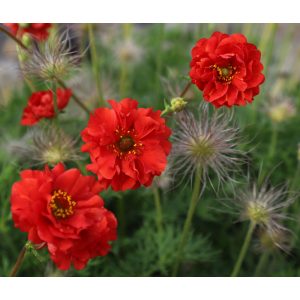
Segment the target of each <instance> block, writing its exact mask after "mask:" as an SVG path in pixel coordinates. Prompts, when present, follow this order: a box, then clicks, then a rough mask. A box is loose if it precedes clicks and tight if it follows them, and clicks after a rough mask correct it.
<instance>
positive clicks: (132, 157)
mask: <svg viewBox="0 0 300 300" xmlns="http://www.w3.org/2000/svg"><path fill="white" fill-rule="evenodd" d="M108 102H109V103H110V105H111V106H112V109H109V108H98V109H96V110H95V112H94V114H93V115H91V117H90V120H89V123H88V126H87V127H86V128H85V129H84V130H83V131H82V133H81V136H82V139H83V141H84V142H86V144H85V145H83V146H82V151H84V152H89V153H90V157H91V160H92V164H90V165H88V166H87V169H88V170H89V171H92V172H93V173H95V174H97V175H98V178H99V180H100V182H101V183H102V185H103V187H104V188H107V187H108V185H110V184H111V186H112V188H113V189H114V190H127V189H135V188H138V187H139V186H140V185H145V186H149V185H150V184H151V183H152V180H153V177H154V176H155V175H160V174H161V173H162V172H163V171H164V169H165V167H166V164H167V155H168V154H169V152H170V149H171V143H170V142H169V141H168V138H169V136H170V134H171V130H170V129H169V128H168V127H167V126H166V125H165V120H164V119H163V118H161V117H160V114H161V112H160V111H156V112H154V111H153V110H152V109H151V108H137V106H138V102H137V101H136V100H132V99H128V98H126V99H123V100H122V101H120V102H119V103H118V102H116V101H114V100H110V101H108Z"/></svg>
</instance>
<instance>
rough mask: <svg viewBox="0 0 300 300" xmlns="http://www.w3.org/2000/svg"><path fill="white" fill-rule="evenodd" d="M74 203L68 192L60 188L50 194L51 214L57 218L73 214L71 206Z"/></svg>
mask: <svg viewBox="0 0 300 300" xmlns="http://www.w3.org/2000/svg"><path fill="white" fill-rule="evenodd" d="M75 205H76V202H75V201H72V198H71V196H70V195H69V194H67V193H66V192H64V191H62V190H56V191H54V192H53V194H52V198H51V201H50V208H51V210H52V214H53V215H54V216H55V217H56V218H57V219H60V218H62V219H65V218H67V217H70V216H72V215H73V214H74V210H73V207H74V206H75Z"/></svg>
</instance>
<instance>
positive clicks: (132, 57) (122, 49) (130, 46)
mask: <svg viewBox="0 0 300 300" xmlns="http://www.w3.org/2000/svg"><path fill="white" fill-rule="evenodd" d="M115 56H116V58H117V59H118V61H120V62H126V63H129V64H137V63H139V62H140V61H141V60H142V58H143V56H144V50H143V49H142V48H141V47H140V46H139V45H138V44H137V43H136V42H135V41H134V40H133V39H131V38H129V39H125V40H123V41H121V42H120V43H119V44H118V45H116V48H115Z"/></svg>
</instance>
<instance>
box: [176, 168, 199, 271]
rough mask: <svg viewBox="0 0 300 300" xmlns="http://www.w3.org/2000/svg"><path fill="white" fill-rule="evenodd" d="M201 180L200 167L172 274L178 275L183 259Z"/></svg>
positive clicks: (197, 171) (196, 175)
mask: <svg viewBox="0 0 300 300" xmlns="http://www.w3.org/2000/svg"><path fill="white" fill-rule="evenodd" d="M201 181H202V168H201V167H198V168H197V170H196V174H195V183H194V188H193V193H192V197H191V202H190V207H189V210H188V214H187V217H186V219H185V223H184V226H183V231H182V235H181V239H180V243H179V247H178V251H177V256H176V260H175V264H174V268H173V273H172V276H177V273H178V270H179V267H180V263H181V261H182V255H183V252H184V248H185V245H186V243H187V239H188V235H189V232H190V227H191V224H192V220H193V216H194V214H195V211H196V207H197V203H198V201H199V199H200V192H201Z"/></svg>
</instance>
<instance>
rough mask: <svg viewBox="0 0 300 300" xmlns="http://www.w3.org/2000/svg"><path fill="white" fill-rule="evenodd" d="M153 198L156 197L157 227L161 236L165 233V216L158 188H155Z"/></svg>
mask: <svg viewBox="0 0 300 300" xmlns="http://www.w3.org/2000/svg"><path fill="white" fill-rule="evenodd" d="M153 196H154V203H155V210H156V226H157V230H158V233H159V235H161V234H162V232H163V223H162V221H163V214H162V209H161V203H160V195H159V190H158V188H156V187H155V188H153Z"/></svg>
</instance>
